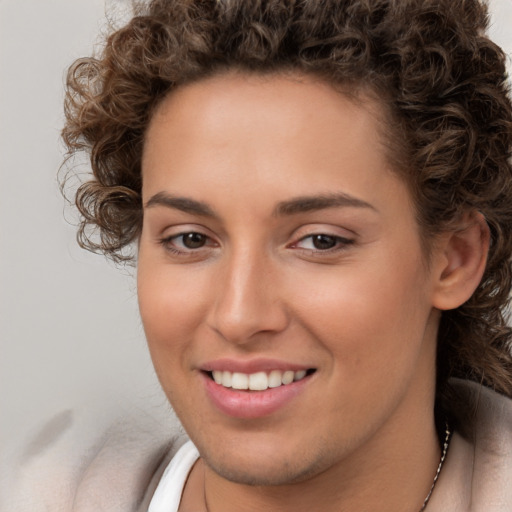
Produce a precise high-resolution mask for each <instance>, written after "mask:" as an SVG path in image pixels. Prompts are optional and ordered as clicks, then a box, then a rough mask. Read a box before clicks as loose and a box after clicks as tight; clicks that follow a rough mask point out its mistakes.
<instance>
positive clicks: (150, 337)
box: [137, 260, 206, 378]
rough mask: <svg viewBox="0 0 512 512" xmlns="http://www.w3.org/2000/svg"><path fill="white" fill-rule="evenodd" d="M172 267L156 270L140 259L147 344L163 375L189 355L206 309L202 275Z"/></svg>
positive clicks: (140, 293) (139, 281) (140, 296)
mask: <svg viewBox="0 0 512 512" xmlns="http://www.w3.org/2000/svg"><path fill="white" fill-rule="evenodd" d="M188 277H189V276H184V275H183V273H182V272H176V271H173V269H172V267H168V268H165V269H159V270H158V271H157V270H156V267H152V266H151V265H150V264H148V265H146V264H145V263H144V261H142V262H141V261H140V260H139V268H138V278H137V293H138V299H139V309H140V315H141V319H142V323H143V326H144V332H145V334H146V339H147V343H148V346H149V350H150V352H151V356H152V358H153V363H154V366H155V369H156V371H157V373H158V375H159V377H160V378H167V377H166V376H167V374H168V373H169V374H170V373H171V372H168V371H167V370H168V369H169V368H171V367H172V368H176V367H177V366H179V365H181V364H182V363H183V361H184V360H185V358H186V353H187V350H188V349H189V347H190V342H191V340H192V339H193V337H194V333H195V331H196V330H197V329H198V327H199V325H200V323H201V321H202V319H203V318H204V314H205V313H204V311H205V307H206V306H205V302H206V298H205V294H204V288H203V287H202V285H201V283H200V280H199V276H196V277H197V278H196V279H189V278H188Z"/></svg>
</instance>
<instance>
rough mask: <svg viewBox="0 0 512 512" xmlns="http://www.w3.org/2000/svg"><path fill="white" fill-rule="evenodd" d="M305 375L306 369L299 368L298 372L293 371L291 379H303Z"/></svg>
mask: <svg viewBox="0 0 512 512" xmlns="http://www.w3.org/2000/svg"><path fill="white" fill-rule="evenodd" d="M305 376H306V370H299V371H298V372H295V375H294V376H293V380H295V381H297V380H300V379H303V378H304V377H305Z"/></svg>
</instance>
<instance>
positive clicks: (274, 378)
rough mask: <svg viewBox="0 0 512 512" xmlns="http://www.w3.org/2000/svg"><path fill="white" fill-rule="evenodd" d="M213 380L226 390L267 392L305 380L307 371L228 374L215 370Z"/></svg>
mask: <svg viewBox="0 0 512 512" xmlns="http://www.w3.org/2000/svg"><path fill="white" fill-rule="evenodd" d="M212 376H213V380H214V381H215V382H216V383H217V384H219V385H221V386H224V387H225V388H233V389H242V390H247V389H249V390H251V391H265V390H266V389H268V388H277V387H279V386H286V385H288V384H291V383H292V382H296V381H298V380H301V379H303V378H304V377H305V376H306V370H298V371H296V372H294V371H293V370H286V371H284V372H282V371H280V370H272V371H271V372H269V373H268V374H267V373H266V372H256V373H251V374H246V373H239V372H233V373H232V372H228V371H226V370H224V371H221V370H214V371H213V372H212Z"/></svg>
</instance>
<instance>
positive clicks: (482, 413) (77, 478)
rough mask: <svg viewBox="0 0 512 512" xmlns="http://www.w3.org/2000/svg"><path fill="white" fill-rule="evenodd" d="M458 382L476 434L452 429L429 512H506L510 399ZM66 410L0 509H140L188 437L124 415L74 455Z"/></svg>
mask: <svg viewBox="0 0 512 512" xmlns="http://www.w3.org/2000/svg"><path fill="white" fill-rule="evenodd" d="M456 385H457V387H458V388H459V389H460V392H461V396H462V400H463V401H464V403H465V407H467V408H468V409H467V410H471V411H472V410H474V411H475V414H474V415H473V421H474V432H475V435H474V439H472V440H471V441H468V440H465V439H463V438H462V437H461V436H460V435H459V434H457V433H455V434H454V435H453V438H452V441H451V443H450V448H449V451H448V456H447V459H446V462H445V465H444V467H443V470H442V472H441V475H440V477H439V480H438V482H437V485H436V488H435V490H434V493H433V495H432V498H431V500H430V503H429V505H428V507H427V512H512V400H509V399H507V398H504V397H502V396H500V395H498V394H496V393H494V392H492V391H490V390H488V389H485V388H482V387H481V386H478V385H475V384H470V383H467V382H462V381H457V382H456ZM70 414H71V413H69V412H68V413H64V414H63V415H59V416H58V417H56V418H54V419H53V420H52V422H50V423H49V424H48V425H46V426H45V427H44V428H43V429H42V431H41V432H40V433H39V434H38V435H37V436H35V438H34V440H33V441H32V442H31V443H29V445H28V447H27V449H25V450H24V452H23V454H22V456H20V457H19V458H18V462H17V464H15V465H14V466H16V467H13V468H11V469H12V471H10V472H9V477H10V478H8V479H7V480H6V479H5V478H4V482H3V483H4V485H3V487H1V488H0V491H1V494H2V496H1V497H0V511H1V512H107V511H108V512H142V511H144V512H146V511H147V508H148V505H149V502H150V500H151V496H152V494H153V492H154V489H155V487H156V485H157V483H158V481H159V479H160V476H161V474H162V472H163V470H164V468H165V467H166V465H167V464H168V462H169V460H170V459H171V458H172V456H173V455H174V453H175V452H176V451H177V449H178V448H179V447H180V446H181V445H182V444H183V442H185V440H186V436H185V434H184V433H183V432H181V431H180V429H179V426H176V425H175V426H174V427H173V430H174V431H175V432H176V434H175V435H174V436H173V437H172V438H170V437H169V426H168V423H167V422H162V421H156V420H154V419H147V418H146V419H145V420H144V421H141V420H140V419H138V420H137V421H131V420H130V421H124V422H123V423H122V424H121V423H118V424H115V425H113V426H112V427H111V428H110V429H109V430H108V431H107V432H106V434H105V435H104V436H102V437H101V439H99V440H97V441H96V442H95V443H93V444H92V445H91V448H90V449H88V450H86V451H83V453H82V455H81V456H80V458H79V459H78V460H77V456H76V454H77V453H81V449H77V448H76V447H77V446H78V447H81V446H84V444H83V442H84V441H83V436H80V435H78V436H77V435H73V431H74V430H77V425H78V427H80V423H79V422H78V421H77V420H79V418H76V419H75V420H74V421H73V418H72V415H71V416H70ZM78 430H79V428H78ZM63 454H64V455H63ZM66 454H67V455H66ZM70 454H72V456H71V455H70ZM6 481H8V482H9V483H8V485H6Z"/></svg>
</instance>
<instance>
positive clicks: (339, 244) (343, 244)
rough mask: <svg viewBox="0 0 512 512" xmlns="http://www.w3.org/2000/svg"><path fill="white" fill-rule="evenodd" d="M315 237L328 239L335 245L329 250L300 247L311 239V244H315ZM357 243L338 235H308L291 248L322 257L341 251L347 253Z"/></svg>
mask: <svg viewBox="0 0 512 512" xmlns="http://www.w3.org/2000/svg"><path fill="white" fill-rule="evenodd" d="M315 237H325V238H328V239H331V240H332V241H333V242H334V243H335V245H334V247H329V248H327V249H317V248H301V247H298V244H299V243H301V242H303V241H305V240H308V239H311V241H312V242H311V243H312V244H314V242H313V240H314V239H315ZM354 242H355V240H353V239H350V238H345V237H342V236H338V235H331V234H329V233H312V234H310V235H306V236H304V237H302V238H301V239H300V240H299V241H298V242H295V243H294V244H293V245H292V246H291V247H297V248H298V249H301V250H303V251H307V252H308V253H309V254H315V255H316V254H319V255H322V254H325V255H327V254H333V253H338V252H341V251H345V250H347V248H348V246H350V245H353V244H354Z"/></svg>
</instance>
